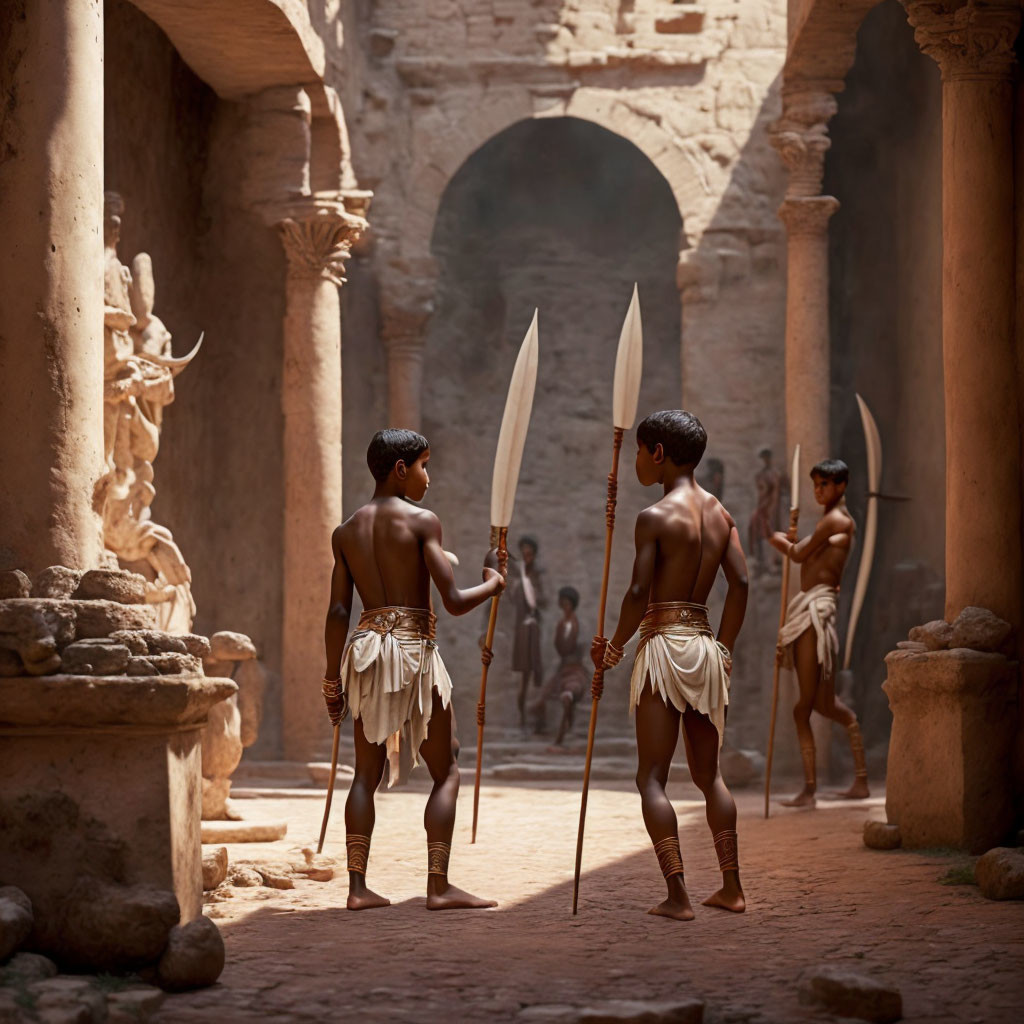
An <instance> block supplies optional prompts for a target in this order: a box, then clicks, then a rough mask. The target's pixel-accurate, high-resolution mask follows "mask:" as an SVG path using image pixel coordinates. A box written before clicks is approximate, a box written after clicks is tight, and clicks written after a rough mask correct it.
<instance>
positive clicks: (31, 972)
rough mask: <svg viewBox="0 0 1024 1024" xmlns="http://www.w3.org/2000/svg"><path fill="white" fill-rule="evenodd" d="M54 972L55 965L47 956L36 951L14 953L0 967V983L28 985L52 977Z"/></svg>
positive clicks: (55, 969) (55, 971) (55, 970)
mask: <svg viewBox="0 0 1024 1024" xmlns="http://www.w3.org/2000/svg"><path fill="white" fill-rule="evenodd" d="M56 973H57V965H56V964H55V963H54V962H53V961H52V960H51V959H50V958H49V957H45V956H40V955H39V954H38V953H16V954H15V955H14V956H13V957H11V959H10V960H9V961H8V962H7V963H6V964H5V965H4V966H3V967H0V985H18V986H21V985H28V984H31V983H32V982H33V981H43V980H44V979H46V978H52V977H54V976H55V975H56Z"/></svg>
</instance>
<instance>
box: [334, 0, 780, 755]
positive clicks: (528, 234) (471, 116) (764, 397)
mask: <svg viewBox="0 0 1024 1024" xmlns="http://www.w3.org/2000/svg"><path fill="white" fill-rule="evenodd" d="M359 14H360V17H359V19H358V20H357V21H356V24H355V25H354V26H353V25H347V26H346V31H347V32H348V38H349V42H350V44H351V39H352V35H353V34H354V33H355V34H358V38H359V44H360V46H359V49H360V58H361V60H362V61H364V62H365V67H364V68H363V69H362V70H361V71H360V72H359V73H358V76H359V78H360V80H361V85H362V89H361V91H360V92H359V93H356V91H355V90H354V89H350V90H349V92H348V94H347V95H348V96H349V97H350V104H351V105H350V107H349V108H348V109H347V116H348V119H349V125H350V129H351V133H352V140H353V161H354V164H355V169H356V172H357V174H358V177H359V179H360V182H361V184H363V185H364V186H365V187H369V188H373V189H374V191H375V198H374V205H373V208H372V211H371V222H372V226H373V233H374V241H373V253H372V256H371V257H370V258H369V260H368V265H365V266H364V267H363V268H360V273H362V272H363V271H368V272H369V275H372V279H373V287H374V288H375V289H376V291H377V294H378V296H379V299H378V306H379V313H378V317H377V324H376V325H374V324H373V317H372V316H371V315H369V311H368V310H366V309H365V308H364V309H363V315H361V316H360V317H359V318H358V321H357V322H349V321H346V323H345V349H344V360H345V380H346V387H345V398H346V415H345V429H346V454H347V457H346V463H345V509H346V512H349V511H351V510H352V509H353V508H355V507H356V505H357V504H358V502H359V501H361V500H363V499H364V498H365V497H366V495H367V494H368V493H369V488H370V482H369V477H368V474H367V472H366V469H365V466H364V463H363V459H362V454H363V451H364V449H365V443H366V441H367V440H368V439H369V436H370V434H371V433H372V432H373V430H374V429H376V428H377V427H379V426H381V425H383V424H384V422H385V417H386V416H387V411H386V404H385V395H386V376H385V359H384V353H383V346H382V344H381V343H382V342H384V343H386V342H387V341H388V340H389V330H390V327H389V324H390V323H391V322H392V321H393V320H401V318H402V316H403V315H405V314H411V315H412V316H414V317H415V316H417V315H420V316H422V322H423V325H424V326H423V328H422V334H421V337H422V338H423V339H424V340H425V342H426V360H427V365H426V371H425V381H424V388H423V425H424V429H425V430H426V431H427V432H428V435H429V436H431V437H432V439H433V440H434V443H435V445H436V446H437V450H436V451H435V453H434V464H433V465H434V470H435V473H436V474H437V479H436V483H435V485H434V488H433V491H432V493H431V496H430V499H429V503H430V504H431V505H432V507H435V508H437V510H438V511H439V512H441V513H442V515H443V516H444V521H445V525H446V531H447V532H446V544H447V546H449V547H451V548H453V549H454V550H455V551H457V552H458V553H459V555H460V557H461V558H462V559H463V563H464V565H463V569H462V570H461V573H460V576H461V579H462V580H464V581H465V582H467V583H468V582H470V581H471V580H472V579H474V578H475V576H476V565H477V563H478V561H479V557H480V555H481V553H482V548H483V545H484V543H485V541H486V533H487V522H486V519H487V501H488V493H489V487H490V464H491V459H492V457H493V448H494V443H495V440H496V434H497V426H498V422H499V421H500V416H501V404H502V401H503V397H504V388H505V383H506V381H507V378H508V373H509V371H510V368H511V364H512V361H513V359H514V351H515V347H516V346H517V345H518V343H519V341H520V340H521V338H522V333H523V331H524V330H525V328H526V325H527V323H528V322H529V317H530V315H531V314H532V311H533V307H534V306H535V305H536V306H539V307H540V332H541V335H540V336H541V350H542V367H541V376H542V379H541V384H540V387H539V390H538V399H537V406H536V412H535V417H534V423H533V430H532V433H531V438H530V441H529V443H528V445H527V450H526V456H525V459H524V466H523V478H522V490H521V497H520V499H519V502H518V504H517V514H516V520H515V523H514V526H513V529H512V535H513V537H516V536H518V535H519V533H522V532H526V531H529V532H535V533H537V534H538V539H539V540H540V543H541V545H542V550H541V560H542V561H543V562H544V563H545V564H546V565H547V567H548V577H549V587H550V588H551V589H552V590H554V589H556V588H557V586H559V585H561V584H563V583H573V584H574V585H575V586H577V587H578V589H579V590H580V591H581V593H582V594H583V602H582V605H581V609H580V619H581V626H582V629H583V632H584V633H588V632H589V631H590V630H591V629H592V628H593V622H594V617H595V614H596V600H597V593H596V592H597V587H598V584H599V578H600V564H601V553H602V546H601V539H602V537H603V515H602V508H603V489H604V476H605V474H606V473H607V471H608V460H609V457H610V438H609V436H608V435H609V433H610V430H609V428H610V423H609V420H608V417H609V411H608V407H609V404H610V397H609V392H610V386H611V372H612V366H613V362H614V346H615V343H616V340H617V337H618V331H619V327H620V325H621V321H622V316H623V314H624V311H625V307H626V304H627V303H628V299H629V292H630V289H631V286H632V283H633V281H634V280H639V281H640V294H641V302H642V307H643V314H644V324H645V336H646V369H645V391H644V394H643V396H642V398H641V415H642V414H643V411H644V410H646V411H650V410H651V408H653V407H655V406H659V407H660V406H677V405H679V404H680V402H683V403H684V404H685V405H686V406H687V407H689V408H692V409H693V410H694V411H695V412H697V414H698V415H700V416H701V418H702V419H703V420H704V422H705V425H706V426H707V427H708V430H709V433H710V435H711V442H710V445H709V449H708V455H709V456H713V457H717V458H720V459H722V461H723V462H724V463H725V467H726V468H725V478H726V483H725V491H724V494H723V497H724V499H725V501H726V503H727V504H728V505H729V507H730V508H731V509H732V510H733V511H734V513H735V515H736V518H737V521H738V522H739V523H740V526H741V529H742V530H743V532H744V535H745V532H746V523H747V519H748V518H749V515H750V512H751V510H752V507H753V501H754V487H753V476H754V474H755V472H756V470H757V469H758V468H759V463H758V460H757V450H758V448H759V447H760V446H761V445H763V444H769V445H771V446H772V447H774V448H775V449H776V451H777V452H780V453H781V446H782V437H783V428H782V423H783V408H782V398H781V396H782V379H783V378H782V372H783V371H782V336H783V301H784V300H783V277H782V263H783V262H784V243H783V238H782V229H781V225H780V224H779V222H778V220H777V218H776V215H775V209H776V207H777V205H778V202H779V200H780V198H781V195H782V190H783V184H784V181H783V171H782V168H781V164H780V163H779V161H778V158H777V155H776V154H775V152H774V150H772V149H771V147H770V146H769V144H768V140H767V132H766V128H767V126H768V124H770V122H771V121H772V120H773V119H774V118H775V117H777V116H778V112H779V106H778V95H777V89H778V75H779V71H780V69H781V66H782V61H783V57H784V51H785V42H786V27H785V3H784V2H782V0H777V2H776V0H767V2H745V3H742V4H739V5H737V4H733V3H724V2H713V3H710V4H707V5H704V6H703V7H702V8H696V7H690V6H686V5H670V4H656V3H653V2H650V0H635V2H633V3H620V2H612V0H603V2H602V0H590V2H577V3H567V2H551V0H547V2H545V0H541V2H537V3H532V4H523V3H499V2H493V0H476V2H474V3H470V4H454V3H431V4H426V3H421V2H409V0H405V2H398V0H391V2H384V3H379V4H376V5H374V7H373V9H372V10H370V9H368V8H366V9H363V10H361V11H360V12H359ZM536 118H552V119H559V118H571V119H576V120H572V121H552V124H551V125H550V126H545V128H549V129H550V130H549V131H548V132H547V133H546V134H540V135H538V134H537V133H535V132H530V131H528V130H527V128H528V125H526V124H523V122H530V121H533V120H534V119H536ZM579 121H583V122H591V124H592V125H597V126H600V127H601V128H603V129H606V130H607V131H608V132H611V133H614V135H616V136H618V137H619V139H612V140H611V141H609V142H608V143H607V144H606V145H603V146H601V145H595V146H593V147H592V148H591V149H589V150H588V149H586V147H583V148H582V149H581V148H579V147H577V148H575V149H573V148H572V147H571V146H565V145H563V143H564V141H565V138H566V135H565V132H566V131H568V133H569V134H570V135H573V134H575V135H577V136H579V137H580V138H582V135H581V133H582V131H583V128H585V127H586V126H582V127H570V128H568V129H566V128H564V127H563V128H556V127H555V125H556V124H557V125H562V126H573V125H577V124H578V122H579ZM513 126H515V127H513ZM506 129H509V131H508V132H507V134H506V135H502V133H503V132H506ZM592 130H593V129H592ZM491 140H495V142H494V143H492V142H491ZM538 140H546V141H538ZM621 140H625V142H626V143H628V144H631V145H630V146H628V147H627V149H628V150H629V151H631V152H632V154H633V158H632V160H633V162H632V164H627V163H624V162H622V161H619V160H618V159H617V158H616V157H615V156H614V152H615V145H614V144H615V143H618V144H619V145H621ZM497 143H500V144H501V152H502V153H503V154H504V155H503V158H502V159H501V160H499V159H496V156H495V153H494V152H493V151H492V148H491V147H492V146H493V145H496V144H497ZM488 144H490V145H488ZM552 146H554V147H555V148H554V150H551V147H552ZM552 152H557V153H559V154H561V160H562V162H563V163H564V164H566V165H568V166H562V165H561V164H560V163H559V164H547V163H544V162H543V161H545V160H546V159H548V158H549V157H550V156H551V153H552ZM531 156H533V157H534V158H535V160H534V161H531ZM538 161H539V162H538ZM588 161H594V162H595V164H596V166H593V167H591V166H590V165H589V164H588ZM588 172H593V173H592V174H591V175H590V177H591V178H593V179H595V180H588ZM602 174H605V175H607V176H608V178H609V179H610V180H609V181H608V182H605V183H604V184H605V187H602V184H601V183H600V181H598V180H596V179H600V177H601V175H602ZM616 174H621V175H623V177H622V179H621V180H619V179H618V178H616ZM574 175H575V177H574ZM474 176H476V177H477V182H476V184H475V185H474V186H472V188H473V189H476V190H477V193H478V201H477V203H476V205H475V206H474V205H473V204H472V202H470V203H469V207H464V206H462V205H460V204H464V203H466V202H468V200H466V199H465V197H463V198H462V199H461V200H460V199H459V198H458V197H457V195H456V192H457V191H458V190H457V186H458V185H460V183H463V184H464V182H465V180H469V179H471V178H473V177H474ZM521 181H529V182H531V183H532V184H531V185H530V186H529V188H533V189H535V190H537V191H536V195H535V198H536V202H535V203H531V202H529V201H528V200H526V199H525V197H524V200H522V201H521V202H522V205H521V206H519V207H515V206H514V202H513V201H512V199H511V198H510V194H509V189H510V188H512V187H513V185H514V184H515V183H517V182H521ZM639 183H643V185H642V186H641V185H640V184H639ZM481 185H484V186H488V188H489V195H488V188H484V189H481ZM616 185H618V189H619V191H618V192H617V191H616ZM637 188H642V189H646V192H644V193H643V194H642V195H640V196H638V195H636V194H635V192H634V191H631V190H635V189H637ZM559 189H560V190H561V201H560V203H559V204H556V206H560V207H561V208H562V209H563V212H564V213H565V215H566V218H568V221H571V222H572V224H573V225H575V227H574V228H572V229H570V228H568V226H567V225H568V221H563V220H561V219H558V218H557V215H554V214H552V212H551V211H552V210H553V209H555V207H552V206H548V205H546V204H548V203H550V202H551V200H550V196H551V195H553V194H554V193H556V192H557V191H558V190H559ZM549 190H550V191H549ZM480 196H485V197H486V198H485V199H484V200H483V205H481V203H480V201H479V197H480ZM506 202H507V203H509V208H508V209H505V210H504V213H505V215H506V216H507V217H508V218H509V220H508V221H507V222H504V223H499V220H500V217H498V219H497V220H496V219H494V218H493V217H492V218H491V219H488V216H487V215H486V211H487V210H491V209H492V207H493V211H497V213H498V214H500V213H501V212H502V204H503V203H506ZM450 203H451V204H453V205H452V206H451V208H449V204H450ZM513 210H515V212H514V213H513ZM627 210H628V211H633V213H631V214H628V215H627V214H626V212H625V211H627ZM481 211H483V214H484V215H481ZM631 219H632V224H631V226H630V227H625V225H626V224H628V223H629V221H630V220H631ZM620 227H621V228H623V229H622V230H620ZM574 232H575V233H574ZM673 275H675V286H673V284H672V281H673ZM356 279H357V278H356V276H355V275H354V276H353V283H354V282H355V280H356ZM360 280H362V278H360ZM367 283H369V282H367ZM351 301H353V299H352V298H351V297H350V298H348V299H347V302H351ZM346 308H348V307H346ZM431 311H432V314H431ZM374 326H376V328H377V333H376V334H370V333H369V331H370V330H371V328H372V327H374ZM364 332H366V333H364ZM581 353H587V355H584V356H581V355H580V354H581ZM591 354H593V358H592V357H591ZM353 428H354V429H353ZM469 436H471V437H472V438H473V443H472V444H471V445H470V446H469V447H470V449H471V450H470V451H468V452H467V451H465V440H466V438H467V437H469ZM634 443H635V442H634V440H633V438H629V439H628V440H627V444H626V448H625V453H624V458H623V467H622V468H623V472H622V477H623V479H624V481H626V483H625V484H624V487H623V491H622V492H621V495H622V496H621V499H620V513H621V518H620V527H621V528H620V532H619V534H618V542H617V544H616V553H615V563H614V566H615V568H614V572H613V576H612V592H613V598H612V601H611V604H610V614H611V615H614V614H615V612H616V611H617V601H618V596H619V595H620V594H621V591H622V589H623V588H624V586H625V583H626V578H627V573H628V564H629V556H630V548H631V531H632V523H633V519H634V517H635V514H636V512H637V510H638V509H639V508H640V507H641V506H642V504H643V503H646V502H649V501H650V500H652V499H653V495H652V494H646V493H643V492H641V490H640V489H639V487H637V486H636V485H635V482H634V480H633V477H632V454H633V444H634ZM457 444H458V445H461V447H460V448H458V449H455V445H457ZM563 446H564V447H565V453H564V454H563V451H562V448H563ZM567 466H568V467H570V468H569V469H568V470H567V468H566V467H567ZM569 502H571V503H572V504H569ZM563 503H565V504H563ZM553 605H554V601H553V595H552V609H551V610H550V611H549V614H548V627H549V629H550V625H551V621H552V618H553V615H554V607H553ZM772 618H773V616H772V615H767V616H766V617H765V616H762V617H761V619H763V621H761V620H759V617H758V616H757V615H756V614H752V617H751V620H750V624H749V625H748V630H747V632H746V634H745V636H744V638H743V640H742V642H741V643H742V649H741V652H740V656H739V658H738V662H737V672H736V693H737V697H738V699H737V702H736V708H735V712H734V715H733V717H732V718H731V723H734V724H733V729H734V735H735V736H736V737H738V738H740V739H741V741H742V742H744V743H745V744H748V745H749V744H753V743H755V742H757V743H758V744H759V745H760V743H761V742H763V740H761V739H759V737H760V735H761V733H762V732H763V721H762V719H763V713H764V709H763V708H762V706H761V704H762V699H761V698H762V694H763V691H764V689H765V688H766V687H770V677H771V651H772V639H771V638H772V635H773V632H774V628H775V626H774V623H773V622H772ZM470 620H471V621H463V622H459V623H449V622H447V621H446V620H445V619H444V617H443V616H442V627H441V640H442V642H443V643H444V645H445V653H446V657H448V658H449V660H450V661H451V667H452V670H453V674H454V676H455V677H456V679H457V680H458V681H459V683H460V684H461V685H460V691H461V699H462V700H463V701H464V703H461V704H460V705H459V710H460V712H461V713H462V715H463V718H464V720H465V718H466V716H467V715H469V714H470V712H469V710H468V709H469V708H470V707H471V704H472V701H473V699H475V697H474V695H473V693H474V691H475V687H476V683H475V680H476V677H477V674H478V664H479V662H478V654H477V648H476V638H477V635H478V633H479V627H480V623H479V621H478V620H477V616H471V617H470ZM544 654H545V657H546V659H547V660H548V661H549V663H550V662H553V656H552V651H551V645H550V635H546V636H545V639H544ZM503 664H504V665H507V654H506V655H505V656H504V658H503V655H502V653H501V649H500V647H499V651H498V665H499V666H501V665H503ZM503 678H504V677H503ZM623 685H624V681H623ZM500 692H501V691H499V693H500ZM495 699H496V700H497V701H500V700H505V703H504V704H503V705H501V706H502V707H503V711H502V715H503V716H504V715H505V714H508V715H509V719H504V718H503V720H511V718H512V717H514V699H513V698H512V696H511V691H510V690H509V691H508V694H507V698H506V697H505V696H502V697H496V698H495ZM744 708H745V709H746V711H747V712H748V713H749V714H750V716H751V718H750V727H749V729H747V728H746V725H745V721H746V720H745V718H744V710H743V709H744ZM608 717H611V716H608ZM755 723H756V724H755ZM748 732H749V735H748V734H747V733H748ZM741 733H742V734H743V735H742V737H741V736H740V734H741ZM755 737H757V738H758V739H755Z"/></svg>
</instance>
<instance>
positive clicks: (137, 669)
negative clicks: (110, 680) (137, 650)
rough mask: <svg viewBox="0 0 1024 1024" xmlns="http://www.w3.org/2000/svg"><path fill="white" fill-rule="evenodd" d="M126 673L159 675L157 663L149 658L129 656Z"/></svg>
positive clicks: (130, 674) (132, 674)
mask: <svg viewBox="0 0 1024 1024" xmlns="http://www.w3.org/2000/svg"><path fill="white" fill-rule="evenodd" d="M125 674H126V675H129V676H158V675H159V674H160V673H159V672H157V670H156V665H154V664H153V662H151V661H150V660H149V658H135V657H132V658H129V659H128V666H127V668H126V669H125Z"/></svg>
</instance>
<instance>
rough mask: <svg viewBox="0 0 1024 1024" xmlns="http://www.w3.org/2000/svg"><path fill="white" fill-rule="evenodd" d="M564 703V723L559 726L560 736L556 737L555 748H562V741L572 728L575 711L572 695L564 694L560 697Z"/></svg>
mask: <svg viewBox="0 0 1024 1024" xmlns="http://www.w3.org/2000/svg"><path fill="white" fill-rule="evenodd" d="M560 699H561V701H562V721H561V722H559V724H558V735H557V736H556V737H555V746H556V747H560V746H561V745H562V741H563V740H564V739H565V737H566V734H567V733H568V732H569V730H570V729H571V728H572V710H573V703H574V702H573V699H572V694H571V693H563V694H561V697H560Z"/></svg>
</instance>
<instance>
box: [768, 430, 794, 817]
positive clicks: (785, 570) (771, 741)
mask: <svg viewBox="0 0 1024 1024" xmlns="http://www.w3.org/2000/svg"><path fill="white" fill-rule="evenodd" d="M789 492H790V498H789V531H788V535H789V539H790V540H794V539H795V537H796V527H797V523H798V522H799V520H800V445H795V446H794V447H793V469H792V471H791V473H790V477H789ZM789 566H790V561H789V555H786V557H785V559H784V560H783V563H782V600H781V605H782V607H781V608H780V609H779V632H782V627H783V626H784V625H785V624H786V609H787V607H788V606H789ZM781 668H782V666H781V664H780V663H779V655H778V652H777V651H776V654H775V671H774V673H773V674H772V713H771V716H770V718H769V720H768V755H767V756H766V757H765V763H764V816H765V817H766V818H767V817H768V800H769V797H770V795H771V789H772V755H773V754H774V753H775V716H776V714H777V713H778V710H779V671H780V669H781Z"/></svg>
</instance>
